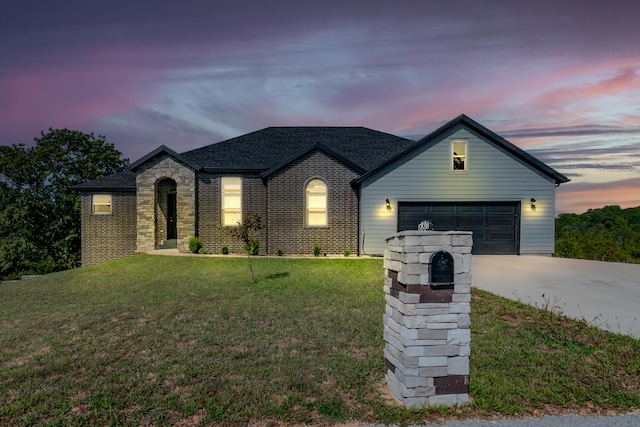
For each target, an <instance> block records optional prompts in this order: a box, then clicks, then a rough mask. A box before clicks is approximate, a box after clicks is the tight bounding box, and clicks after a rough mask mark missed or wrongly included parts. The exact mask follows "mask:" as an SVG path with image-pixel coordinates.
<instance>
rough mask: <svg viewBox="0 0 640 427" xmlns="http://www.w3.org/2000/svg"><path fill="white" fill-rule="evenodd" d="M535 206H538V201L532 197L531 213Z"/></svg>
mask: <svg viewBox="0 0 640 427" xmlns="http://www.w3.org/2000/svg"><path fill="white" fill-rule="evenodd" d="M537 204H538V201H537V200H536V199H534V198H533V197H532V198H531V210H532V211H535V210H536V205H537Z"/></svg>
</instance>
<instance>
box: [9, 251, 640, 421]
mask: <svg viewBox="0 0 640 427" xmlns="http://www.w3.org/2000/svg"><path fill="white" fill-rule="evenodd" d="M253 266H254V271H255V273H256V278H257V280H258V282H257V283H256V284H251V283H250V276H249V270H248V267H247V261H246V259H243V258H222V257H218V258H211V257H195V256H194V257H166V256H153V255H138V256H135V257H131V258H128V259H123V260H118V261H114V262H109V263H104V264H101V265H96V266H92V267H86V268H81V269H77V270H72V271H66V272H61V273H56V274H52V275H49V276H46V277H42V278H37V279H31V280H28V281H22V282H18V283H9V284H4V285H2V286H1V287H0V327H1V328H2V334H1V336H0V396H2V405H0V424H2V425H15V424H20V425H29V424H51V425H96V424H98V425H134V424H138V425H163V424H167V425H174V424H178V425H198V424H210V423H216V422H217V423H229V424H231V423H246V422H254V423H259V424H269V423H334V422H343V421H347V420H353V421H360V422H368V423H373V422H377V423H402V422H411V423H414V422H425V421H433V420H436V419H438V418H442V417H459V418H464V417H486V416H489V417H490V416H494V415H514V414H535V413H539V412H547V413H548V412H558V411H562V410H564V409H569V410H573V411H577V410H580V411H584V410H587V411H593V412H599V411H603V410H615V411H618V410H620V411H624V410H628V409H630V408H638V407H640V391H639V390H640V384H639V380H638V378H639V377H640V357H639V356H638V354H640V341H638V340H634V339H632V338H630V337H626V336H619V335H613V334H610V333H607V332H604V331H600V330H598V329H593V328H590V327H588V326H587V325H584V324H582V323H579V322H574V321H570V320H567V319H564V318H560V317H558V316H556V315H554V314H552V313H549V312H541V311H537V310H535V309H533V308H531V307H528V306H525V305H522V304H518V303H514V302H511V301H508V300H505V299H502V298H499V297H496V296H493V295H491V294H489V293H486V292H479V291H474V293H473V302H472V326H471V327H472V354H471V384H470V394H471V397H472V399H473V400H472V404H471V405H469V406H467V407H464V408H460V409H446V408H440V409H438V408H436V409H430V410H425V411H420V410H411V411H409V410H405V409H402V408H399V407H397V406H394V405H391V404H389V402H388V401H387V400H385V396H384V393H382V391H383V389H384V387H383V385H384V360H383V356H382V350H383V346H384V343H383V340H382V313H383V312H384V295H383V292H382V260H380V259H355V258H345V259H315V258H309V259H287V258H261V257H257V258H255V259H253Z"/></svg>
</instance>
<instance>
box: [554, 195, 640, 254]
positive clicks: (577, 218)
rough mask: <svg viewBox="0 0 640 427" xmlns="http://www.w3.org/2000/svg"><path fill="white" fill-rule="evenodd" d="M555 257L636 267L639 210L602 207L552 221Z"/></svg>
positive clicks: (639, 223) (639, 222) (639, 220)
mask: <svg viewBox="0 0 640 427" xmlns="http://www.w3.org/2000/svg"><path fill="white" fill-rule="evenodd" d="M555 255H556V256H560V257H564V258H582V259H593V260H600V261H613V262H630V263H640V207H637V208H628V209H621V208H620V206H605V207H604V208H601V209H589V211H587V212H585V213H583V214H581V215H576V214H562V215H560V216H559V217H558V218H557V219H556V253H555Z"/></svg>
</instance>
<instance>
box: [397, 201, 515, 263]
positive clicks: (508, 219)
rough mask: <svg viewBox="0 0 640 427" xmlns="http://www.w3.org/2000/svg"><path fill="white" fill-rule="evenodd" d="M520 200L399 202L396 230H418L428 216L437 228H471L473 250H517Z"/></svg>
mask: <svg viewBox="0 0 640 427" xmlns="http://www.w3.org/2000/svg"><path fill="white" fill-rule="evenodd" d="M519 206H520V205H519V202H479V203H476V202H474V203H467V202H465V203H462V202H461V203H451V202H443V203H433V202H428V203H427V202H399V203H398V231H403V230H417V229H418V224H419V223H420V222H422V221H424V220H430V221H431V222H432V223H433V225H434V228H435V229H436V230H440V231H447V230H460V231H473V253H474V254H478V255H481V254H490V255H515V254H518V253H519V230H518V228H519V223H520V220H519V217H518V212H519V211H520V209H519Z"/></svg>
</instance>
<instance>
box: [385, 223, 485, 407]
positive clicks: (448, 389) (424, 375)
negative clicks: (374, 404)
mask: <svg viewBox="0 0 640 427" xmlns="http://www.w3.org/2000/svg"><path fill="white" fill-rule="evenodd" d="M472 245H473V238H472V233H471V232H465V231H445V232H441V231H403V232H400V233H398V234H395V235H393V236H391V237H389V238H388V239H387V250H386V251H385V255H384V269H385V279H384V291H385V299H386V313H385V315H384V340H385V349H384V357H385V361H386V374H385V378H386V381H387V384H388V385H389V388H390V389H391V392H392V394H393V395H394V397H395V398H396V399H397V400H398V401H399V402H400V403H402V404H403V405H404V406H406V407H408V408H421V407H426V406H430V405H455V404H463V403H467V402H468V401H469V394H468V393H469V356H470V353H471V330H470V329H469V327H470V324H471V318H470V313H471V247H472ZM440 251H446V252H448V253H449V254H451V255H452V257H453V262H454V271H453V273H454V274H453V276H454V281H453V285H448V286H435V285H432V284H431V279H430V267H431V265H430V262H431V259H432V256H433V255H434V254H435V253H437V252H440Z"/></svg>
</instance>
